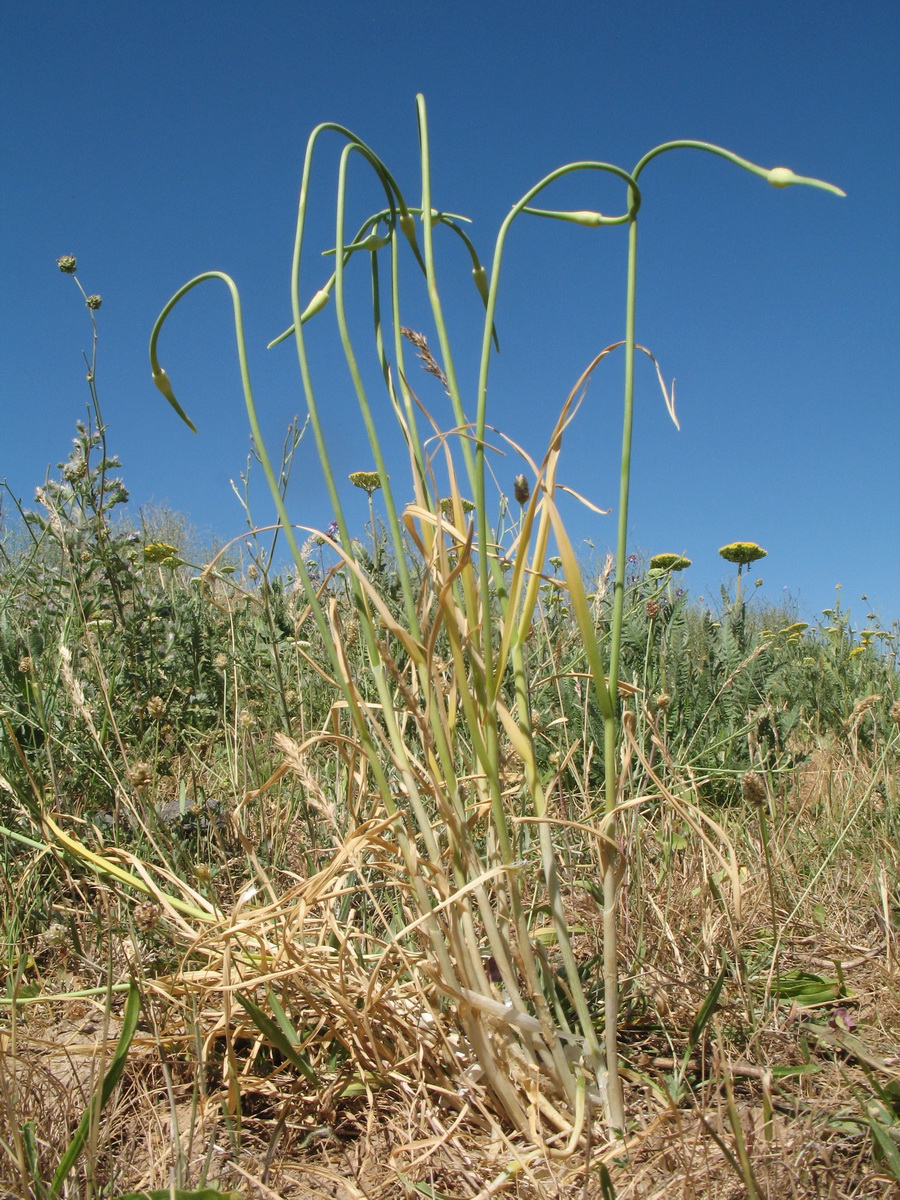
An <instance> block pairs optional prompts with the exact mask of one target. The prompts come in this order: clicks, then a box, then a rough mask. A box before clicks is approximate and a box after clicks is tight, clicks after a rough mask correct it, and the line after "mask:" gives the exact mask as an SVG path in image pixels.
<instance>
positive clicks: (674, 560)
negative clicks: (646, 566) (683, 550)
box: [650, 554, 691, 571]
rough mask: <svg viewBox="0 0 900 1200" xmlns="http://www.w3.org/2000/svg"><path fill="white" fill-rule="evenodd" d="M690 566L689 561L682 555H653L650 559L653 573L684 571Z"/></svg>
mask: <svg viewBox="0 0 900 1200" xmlns="http://www.w3.org/2000/svg"><path fill="white" fill-rule="evenodd" d="M690 565H691V560H690V559H689V558H685V557H684V555H683V554H654V555H653V557H652V558H651V559H650V568H651V570H653V571H686V570H687V569H688V567H689V566H690Z"/></svg>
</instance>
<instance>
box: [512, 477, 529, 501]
mask: <svg viewBox="0 0 900 1200" xmlns="http://www.w3.org/2000/svg"><path fill="white" fill-rule="evenodd" d="M513 495H514V496H515V498H516V500H517V501H518V503H519V504H522V505H525V504H527V503H528V497H529V496H530V495H531V487H530V486H529V483H528V480H527V479H526V478H525V476H524V475H517V476H516V477H515V479H514V480H513Z"/></svg>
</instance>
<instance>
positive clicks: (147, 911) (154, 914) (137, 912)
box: [134, 900, 163, 933]
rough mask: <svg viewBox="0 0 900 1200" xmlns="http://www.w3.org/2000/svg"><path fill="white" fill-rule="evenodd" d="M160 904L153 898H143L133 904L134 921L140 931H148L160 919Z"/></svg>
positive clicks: (161, 912) (154, 926)
mask: <svg viewBox="0 0 900 1200" xmlns="http://www.w3.org/2000/svg"><path fill="white" fill-rule="evenodd" d="M162 915H163V910H162V905H160V904H157V903H156V902H155V901H153V900H144V901H143V902H142V903H141V904H137V905H135V909H134V923H135V925H136V927H137V928H138V929H139V930H140V932H141V933H150V932H151V931H152V930H153V929H155V928H156V926H157V925H158V924H159V922H160V920H161V919H162Z"/></svg>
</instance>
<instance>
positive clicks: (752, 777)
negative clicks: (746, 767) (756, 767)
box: [741, 771, 769, 808]
mask: <svg viewBox="0 0 900 1200" xmlns="http://www.w3.org/2000/svg"><path fill="white" fill-rule="evenodd" d="M741 793H742V794H743V797H744V799H745V800H746V801H747V803H748V804H754V805H756V807H757V808H761V807H762V805H763V804H765V803H766V801H767V800H768V798H769V793H768V789H767V788H766V781H765V779H764V778H763V777H762V775H760V773H759V771H745V772H744V776H743V778H742V779H741Z"/></svg>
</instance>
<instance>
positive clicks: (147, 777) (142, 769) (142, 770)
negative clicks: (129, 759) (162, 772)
mask: <svg viewBox="0 0 900 1200" xmlns="http://www.w3.org/2000/svg"><path fill="white" fill-rule="evenodd" d="M152 781H153V768H152V767H151V766H150V764H149V763H148V762H136V763H135V764H134V765H133V766H132V767H130V768H129V771H128V782H129V783H130V784H131V786H132V787H135V788H145V787H149V786H150V784H151V782H152Z"/></svg>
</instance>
